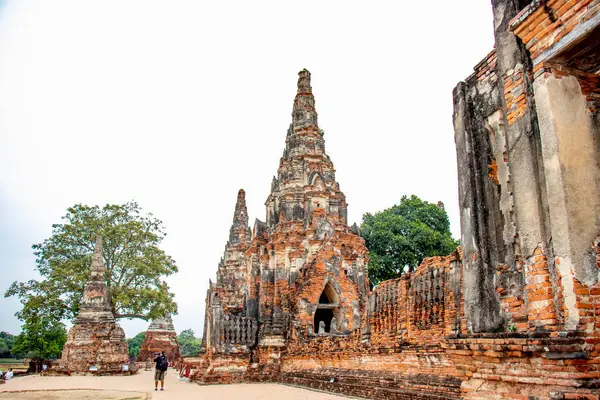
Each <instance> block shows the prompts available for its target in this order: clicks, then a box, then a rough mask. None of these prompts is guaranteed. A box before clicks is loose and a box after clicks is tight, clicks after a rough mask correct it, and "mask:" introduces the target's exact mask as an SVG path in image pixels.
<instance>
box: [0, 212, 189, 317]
mask: <svg viewBox="0 0 600 400" xmlns="http://www.w3.org/2000/svg"><path fill="white" fill-rule="evenodd" d="M96 235H101V236H102V241H103V250H104V263H105V265H106V284H107V286H108V294H109V298H110V302H111V307H112V312H113V314H114V316H115V317H116V318H130V319H131V318H142V319H144V320H148V319H152V318H158V317H161V316H163V315H164V314H165V312H176V311H177V306H176V304H175V302H174V301H173V294H172V293H170V292H169V290H168V286H167V284H166V283H165V282H164V281H163V277H165V276H168V275H171V274H173V273H175V272H177V266H176V264H175V261H174V260H173V259H172V258H171V257H170V256H168V255H167V254H166V253H165V252H164V251H163V250H161V249H160V248H159V245H160V243H161V242H162V240H163V238H164V237H165V232H164V228H163V225H162V222H161V221H160V220H158V219H156V218H155V217H154V216H152V214H144V213H143V212H142V210H141V208H140V206H139V205H138V204H137V203H135V202H129V203H126V204H123V205H106V206H104V207H103V208H100V207H98V206H93V207H90V206H86V205H82V204H77V205H75V206H73V207H71V208H69V209H68V210H67V214H66V215H65V216H64V217H62V223H60V224H55V225H53V226H52V236H51V237H50V238H48V239H46V240H44V241H43V242H42V243H39V244H35V245H33V249H34V254H35V255H36V257H37V260H36V265H37V270H38V272H39V274H40V275H41V279H40V280H30V281H28V282H14V283H13V284H12V285H11V286H10V287H9V288H8V290H7V291H6V293H5V296H7V297H8V296H18V297H19V298H20V300H21V303H22V304H23V309H22V310H21V311H19V312H18V313H17V316H18V317H19V318H20V319H21V320H23V321H27V320H28V319H30V318H33V317H34V316H35V317H36V318H37V317H42V316H43V317H46V318H50V319H52V320H56V321H60V320H64V319H67V320H71V319H73V318H74V317H75V316H77V313H78V311H79V307H80V304H81V301H82V295H83V290H84V286H85V283H86V281H87V279H88V274H89V268H90V264H91V260H92V254H93V252H94V245H95V239H96Z"/></svg>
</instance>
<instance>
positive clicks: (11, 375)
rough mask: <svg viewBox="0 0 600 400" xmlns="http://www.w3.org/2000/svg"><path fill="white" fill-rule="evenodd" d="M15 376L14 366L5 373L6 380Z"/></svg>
mask: <svg viewBox="0 0 600 400" xmlns="http://www.w3.org/2000/svg"><path fill="white" fill-rule="evenodd" d="M12 377H13V370H12V368H9V369H8V371H6V374H4V380H6V381H7V380H9V379H11V378H12Z"/></svg>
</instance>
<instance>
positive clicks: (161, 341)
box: [137, 314, 183, 366]
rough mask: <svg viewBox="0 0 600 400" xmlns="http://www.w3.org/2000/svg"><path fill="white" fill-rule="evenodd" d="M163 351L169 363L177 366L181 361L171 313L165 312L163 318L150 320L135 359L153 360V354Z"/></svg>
mask: <svg viewBox="0 0 600 400" xmlns="http://www.w3.org/2000/svg"><path fill="white" fill-rule="evenodd" d="M163 351H164V352H165V355H166V357H167V360H168V361H169V365H172V366H177V365H178V364H179V363H181V362H182V361H183V359H182V358H181V352H180V351H179V343H177V332H175V327H174V326H173V321H172V320H171V315H169V314H167V315H166V316H165V317H164V318H158V319H155V320H152V322H151V323H150V326H149V327H148V330H147V331H146V336H145V338H144V342H143V343H142V347H141V348H140V354H139V355H138V357H137V361H142V362H143V361H147V360H153V359H154V354H155V353H159V352H163Z"/></svg>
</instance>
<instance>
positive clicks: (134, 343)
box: [127, 332, 146, 358]
mask: <svg viewBox="0 0 600 400" xmlns="http://www.w3.org/2000/svg"><path fill="white" fill-rule="evenodd" d="M145 338H146V332H140V333H138V334H137V335H135V336H134V337H132V338H130V339H127V344H128V345H129V357H131V358H137V356H138V355H139V354H140V349H141V347H142V343H143V342H144V339H145Z"/></svg>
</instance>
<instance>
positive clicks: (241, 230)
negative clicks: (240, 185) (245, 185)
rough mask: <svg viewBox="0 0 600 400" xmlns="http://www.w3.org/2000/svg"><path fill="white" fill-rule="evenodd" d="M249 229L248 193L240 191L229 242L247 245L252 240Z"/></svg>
mask: <svg viewBox="0 0 600 400" xmlns="http://www.w3.org/2000/svg"><path fill="white" fill-rule="evenodd" d="M249 230H250V228H249V227H248V208H247V207H246V192H245V191H244V189H240V190H239V192H238V195H237V201H236V203H235V212H234V213H233V223H232V224H231V229H230V231H229V242H230V243H231V244H238V243H245V242H246V240H248V239H249V238H250V235H249Z"/></svg>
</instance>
